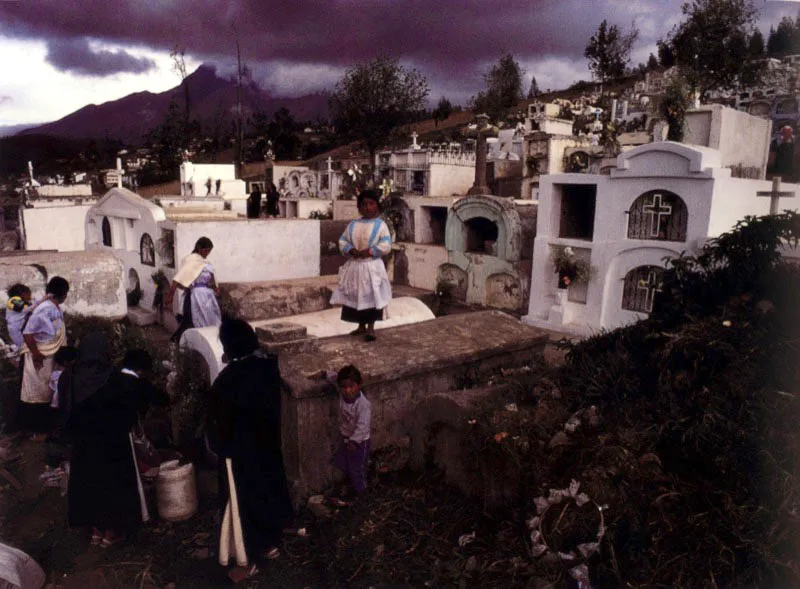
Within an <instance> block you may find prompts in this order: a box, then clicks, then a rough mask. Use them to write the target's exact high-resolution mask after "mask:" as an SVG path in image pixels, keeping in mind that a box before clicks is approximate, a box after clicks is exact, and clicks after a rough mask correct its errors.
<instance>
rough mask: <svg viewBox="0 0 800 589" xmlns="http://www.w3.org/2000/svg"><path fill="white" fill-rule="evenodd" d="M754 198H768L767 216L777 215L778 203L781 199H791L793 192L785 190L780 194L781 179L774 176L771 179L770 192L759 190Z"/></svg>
mask: <svg viewBox="0 0 800 589" xmlns="http://www.w3.org/2000/svg"><path fill="white" fill-rule="evenodd" d="M756 196H768V197H769V198H770V201H769V214H770V215H777V214H778V201H779V200H780V199H781V198H791V197H793V196H794V191H793V190H785V191H783V192H781V177H780V176H774V177H773V178H772V190H769V191H766V190H759V191H758V192H756Z"/></svg>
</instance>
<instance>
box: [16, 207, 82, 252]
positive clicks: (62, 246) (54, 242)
mask: <svg viewBox="0 0 800 589" xmlns="http://www.w3.org/2000/svg"><path fill="white" fill-rule="evenodd" d="M91 207H92V205H89V204H86V205H73V206H69V207H52V208H41V209H21V211H22V217H23V222H24V224H25V225H24V227H25V249H27V250H58V251H61V252H77V251H83V250H84V248H85V246H84V243H85V231H84V226H85V223H86V213H87V212H88V211H89V209H90V208H91Z"/></svg>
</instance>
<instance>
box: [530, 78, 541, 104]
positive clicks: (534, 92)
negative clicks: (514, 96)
mask: <svg viewBox="0 0 800 589" xmlns="http://www.w3.org/2000/svg"><path fill="white" fill-rule="evenodd" d="M539 94H540V91H539V84H537V83H536V76H533V77H532V78H531V87H530V88H528V100H532V99H534V98H536V97H537V96H539Z"/></svg>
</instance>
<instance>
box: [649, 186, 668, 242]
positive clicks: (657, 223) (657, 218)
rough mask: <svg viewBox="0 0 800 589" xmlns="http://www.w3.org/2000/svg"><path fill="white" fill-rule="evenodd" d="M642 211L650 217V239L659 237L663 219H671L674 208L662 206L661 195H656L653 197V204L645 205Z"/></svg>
mask: <svg viewBox="0 0 800 589" xmlns="http://www.w3.org/2000/svg"><path fill="white" fill-rule="evenodd" d="M642 210H643V211H644V212H645V213H648V214H649V215H650V237H658V232H659V229H660V227H661V217H669V216H670V215H671V214H672V207H671V206H670V205H666V204H662V203H661V195H660V194H656V195H654V196H653V202H652V203H650V204H649V205H644V207H642Z"/></svg>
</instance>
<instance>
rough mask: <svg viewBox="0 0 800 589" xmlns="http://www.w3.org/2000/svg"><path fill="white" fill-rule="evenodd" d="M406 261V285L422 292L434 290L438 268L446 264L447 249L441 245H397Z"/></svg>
mask: <svg viewBox="0 0 800 589" xmlns="http://www.w3.org/2000/svg"><path fill="white" fill-rule="evenodd" d="M398 245H399V246H400V247H401V248H402V249H403V251H405V254H406V259H407V260H408V285H409V286H412V287H414V288H421V289H423V290H436V280H437V277H438V272H439V266H441V265H442V264H446V263H447V259H448V255H447V248H445V247H444V246H443V245H424V244H416V243H401V244H398Z"/></svg>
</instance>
